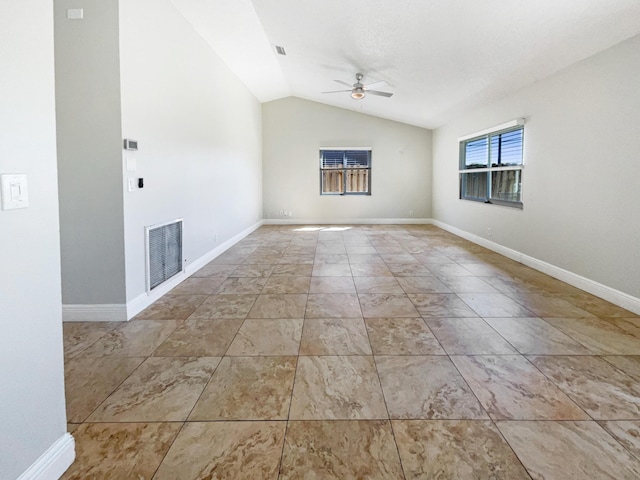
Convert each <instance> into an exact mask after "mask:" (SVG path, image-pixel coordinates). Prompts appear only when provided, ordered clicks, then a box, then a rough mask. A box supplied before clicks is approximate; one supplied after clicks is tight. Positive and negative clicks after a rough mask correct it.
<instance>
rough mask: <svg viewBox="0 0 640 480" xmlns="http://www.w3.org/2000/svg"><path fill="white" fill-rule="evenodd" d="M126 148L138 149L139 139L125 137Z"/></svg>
mask: <svg viewBox="0 0 640 480" xmlns="http://www.w3.org/2000/svg"><path fill="white" fill-rule="evenodd" d="M124 149H125V150H138V141H137V140H131V139H129V138H125V139H124Z"/></svg>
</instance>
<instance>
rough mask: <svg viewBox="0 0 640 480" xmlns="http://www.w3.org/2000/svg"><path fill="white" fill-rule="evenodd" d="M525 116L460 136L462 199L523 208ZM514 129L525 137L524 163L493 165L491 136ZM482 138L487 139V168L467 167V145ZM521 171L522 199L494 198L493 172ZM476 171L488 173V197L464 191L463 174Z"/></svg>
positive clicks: (459, 170)
mask: <svg viewBox="0 0 640 480" xmlns="http://www.w3.org/2000/svg"><path fill="white" fill-rule="evenodd" d="M524 124H525V120H524V118H518V119H515V120H512V121H510V122H506V123H503V124H501V125H496V126H495V127H491V128H488V129H486V130H481V131H479V132H475V133H471V134H469V135H465V136H463V137H459V138H458V144H459V169H458V176H459V198H460V199H461V200H469V201H473V202H484V203H488V204H496V205H504V206H509V207H515V208H520V209H521V208H523V202H524V198H523V188H522V178H523V171H524ZM514 130H522V134H523V138H522V147H523V152H522V163H521V164H520V165H510V166H504V167H502V166H491V137H494V136H496V135H500V134H503V133H508V132H511V131H514ZM482 138H486V139H487V144H488V145H487V167H486V168H465V160H466V148H465V147H466V145H467V144H468V143H470V142H472V141H476V140H480V139H482ZM513 170H515V171H520V182H519V183H520V201H509V200H502V199H497V198H492V192H491V188H492V181H491V177H492V176H491V174H492V173H494V172H499V171H513ZM474 173H486V174H487V179H486V181H487V187H486V198H476V197H468V196H465V195H464V191H463V175H470V174H474Z"/></svg>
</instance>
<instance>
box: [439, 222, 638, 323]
mask: <svg viewBox="0 0 640 480" xmlns="http://www.w3.org/2000/svg"><path fill="white" fill-rule="evenodd" d="M432 224H433V225H435V226H437V227H440V228H442V229H443V230H446V231H447V232H451V233H453V234H454V235H457V236H459V237H462V238H464V239H466V240H469V241H470V242H473V243H475V244H477V245H480V246H482V247H485V248H488V249H489V250H492V251H494V252H496V253H499V254H500V255H504V256H505V257H507V258H510V259H512V260H515V261H516V262H519V263H522V264H523V265H526V266H528V267H531V268H533V269H535V270H538V271H539V272H542V273H545V274H547V275H549V276H551V277H553V278H557V279H558V280H561V281H563V282H565V283H568V284H569V285H572V286H574V287H576V288H579V289H580V290H584V291H585V292H588V293H590V294H592V295H595V296H596V297H600V298H602V299H604V300H607V301H608V302H611V303H613V304H614V305H617V306H619V307H622V308H624V309H626V310H629V311H630V312H633V313H635V314H638V315H640V298H636V297H633V296H631V295H629V294H627V293H624V292H621V291H620V290H616V289H615V288H611V287H608V286H606V285H603V284H601V283H598V282H596V281H594V280H591V279H589V278H586V277H583V276H581V275H578V274H577V273H573V272H570V271H568V270H565V269H563V268H560V267H557V266H555V265H552V264H550V263H547V262H544V261H542V260H538V259H537V258H534V257H530V256H529V255H525V254H524V253H521V252H518V251H516V250H513V249H511V248H507V247H504V246H502V245H499V244H497V243H495V242H492V241H490V240H487V239H486V238H482V237H480V236H478V235H475V234H473V233H469V232H466V231H464V230H461V229H459V228H456V227H453V226H451V225H448V224H446V223H443V222H441V221H439V220H433V221H432Z"/></svg>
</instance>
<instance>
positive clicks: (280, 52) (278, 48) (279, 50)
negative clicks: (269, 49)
mask: <svg viewBox="0 0 640 480" xmlns="http://www.w3.org/2000/svg"><path fill="white" fill-rule="evenodd" d="M276 53H277V54H278V55H286V54H287V52H286V51H285V49H284V47H281V46H280V45H276Z"/></svg>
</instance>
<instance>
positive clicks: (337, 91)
mask: <svg viewBox="0 0 640 480" xmlns="http://www.w3.org/2000/svg"><path fill="white" fill-rule="evenodd" d="M351 90H352V89H351V88H350V89H349V90H331V91H330V92H321V93H342V92H350V91H351Z"/></svg>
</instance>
